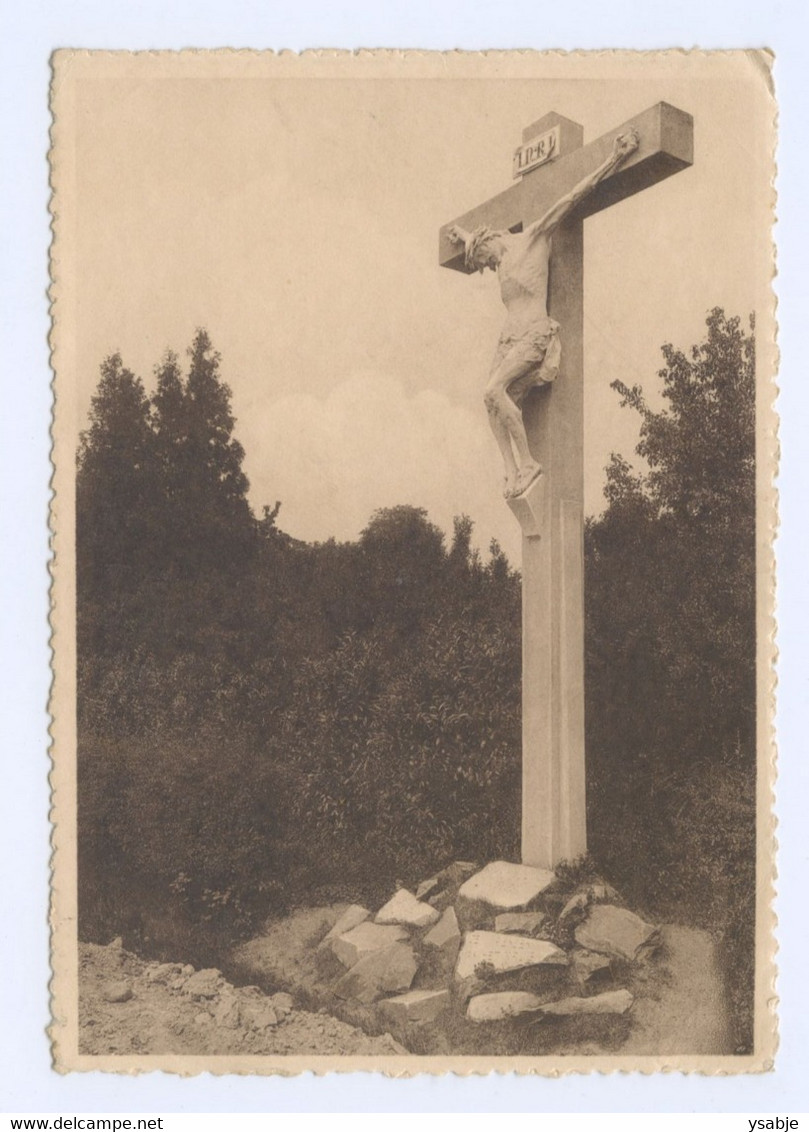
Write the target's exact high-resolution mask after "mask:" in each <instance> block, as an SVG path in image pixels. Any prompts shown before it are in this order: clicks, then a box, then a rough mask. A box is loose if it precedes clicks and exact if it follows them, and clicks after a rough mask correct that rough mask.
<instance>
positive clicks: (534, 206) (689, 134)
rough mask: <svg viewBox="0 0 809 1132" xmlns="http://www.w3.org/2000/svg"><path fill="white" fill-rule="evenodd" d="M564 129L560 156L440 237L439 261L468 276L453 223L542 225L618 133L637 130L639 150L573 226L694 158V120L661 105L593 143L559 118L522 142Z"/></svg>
mask: <svg viewBox="0 0 809 1132" xmlns="http://www.w3.org/2000/svg"><path fill="white" fill-rule="evenodd" d="M557 125H558V126H560V144H559V151H558V152H559V154H560V156H559V157H557V158H554V159H553V160H551V161H550V162H548V163H547V164H546V165H540V166H538V167H537V168H536V169H533V170H531V171H530V172H528V173H525V174H524V175H523V176H522V178H521V179H520V181H519V182H518V183H517V184H515V185H512V186H511V188H509V189H505V190H504V191H503V192H502V193H498V194H497V196H495V197H492V199H491V200H489V201H487V202H486V203H485V204H482V205H480V206H479V207H478V208H473V209H470V211H469V212H465V213H464V214H463V216H459V217H458V219H457V220H454V221H451V222H450V223H449V224H445V225H444V226H443V227H442V228H441V230H440V232H439V251H438V262H439V263H440V264H441V266H442V267H451V268H454V269H455V270H456V271H467V272H468V271H470V270H472V269H470V268H467V267H465V266H464V258H463V249H461V250H460V251H459V250H458V245H457V244H454V243H452V241H451V240H450V239H449V237H448V236H447V231H448V230H449V228H450V227H451V226H452V224H457V225H459V226H460V227H461V228H466V229H467V230H469V231H471V230H472V229H474V228H477V227H478V226H480V225H482V224H487V225H488V226H489V227H490V228H501V229H509V230H511V231H513V232H516V231H519V230H520V229H521V228H522V226H523V225H524V224H530V223H531V222H532V221H534V220H538V219H539V217H540V216H542V215H543V213H544V212H545V211H546V210H547V209H548V208H549V207H550V206H551V205H552V204H553V203H554V202H555V201H557V200H559V198H560V197H562V196H564V194H565V193H566V192H567V191H568V190H569V189H570V188H572V186H573V185H575V184H576V183H577V182H578V181H580V180H581V179H582V177H584V176H585V175H586V174H587V173H588V172H589V171H590V170H591V169H594V168H596V166H598V165H600V164H601V162H602V161H604V159H605V158H606V157H607V156H608V155H609V153H610V150H611V149H612V145H613V142H614V140H615V138H616V137H617V136H618V135H619V134H624V133H627V132H628V131H629V130H631V129H634V130H636V131H637V133H638V136H639V137H640V146H639V147H638V149H637V150H636V151H635V153H633V154H632V155H631V156H630V157H629V159H628V160H627V161H626V162H625V163H624V164H623V165H622V166H620V168H618V169H617V170H616V171H615V172H614V173H612V174H610V176H608V177H606V178H605V179H604V180H603V181H602V182H601V184H600V185H598V186H597V187H596V188H595V189H594V190H593V192H592V193H591V194H590V195H589V196H588V197H587V198H586V199H585V200H584V201H582V203H581V204H580V205H579V206H578V208H577V209H576V210H575V213H574V214H573V215H572V216H571V221H576V220H584V219H585V218H586V217H588V216H592V215H593V214H594V213H596V212H600V211H601V210H602V209H604V208H609V206H610V205H613V204H617V202H618V201H621V200H624V199H625V198H626V197H629V196H633V195H634V194H635V193H638V192H640V191H641V190H642V189H648V188H650V187H651V186H652V185H655V184H657V183H658V181H663V180H665V178H666V177H670V176H671V175H672V174H673V173H678V172H679V171H680V170H681V169H685V168H687V167H688V166H689V165H691V164H692V162H693V159H694V152H693V151H694V142H693V119H692V117H691V115H690V114H686V113H685V111H683V110H678V109H677V107H676V106H670V105H669V103H667V102H658V103H657V104H656V105H655V106H651V107H650V108H649V109H648V110H645V111H644V112H643V113H642V114H638V115H636V116H635V117H634V118H631V119H630V120H629V121H628V122H624V124H623V125H622V126H618V127H617V129H615V130H610V131H609V133H606V134H603V135H602V137H600V138H598V139H597V140H596V141H594V142H590V143H589V144H588V145H582V144H581V142H582V129H581V126H579V125H577V124H576V123H575V122H571V121H570V119H568V118H563V117H562V116H561V115H559V114H553V113H551V114H547V115H545V117H544V118H540V119H539V121H537V122H534V123H533V124H532V125H531V126H528V127H527V129H526V130H525V131H523V141H524V142H527V141H530V140H531V138H532V137H536V136H538V135H539V134H542V133H544V132H545V131H546V130H549V129H551V128H553V127H554V126H557Z"/></svg>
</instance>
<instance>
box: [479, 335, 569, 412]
mask: <svg viewBox="0 0 809 1132" xmlns="http://www.w3.org/2000/svg"><path fill="white" fill-rule="evenodd" d="M506 359H508V362H509V365H512V364H513V363H515V362H516V363H522V364H524V366H525V369H524V371H523V372H522V373H521V374H520V376H519V377H517V378H515V380H514V381H512V382H511V384H510V385H509V386H508V388H507V390H506V391H507V393H508V395H509V397H510V398H511V400H512V401H513V402H514V404H515V405H518V406H520V405H522V402H523V400H524V398H525V395H526V393H527V392H528V390H529V389H533V388H534V386H536V385H547V384H549V383H550V382H552V381H555V380H556V378H557V376H558V374H559V365H560V363H561V360H562V344H561V342H560V341H559V323H558V322H556V321H555V320H554V319H552V318H547V319H543V320H542V322H541V323H540V324H539V325H534V326H531V327H529V328H528V329H526V330H525V331H523V332H521V333H520V332H518V333H515V332H514V331H513V330H510V329H508V328H506V329H505V330H504V331H503V333H502V334H501V335H500V340H499V341H498V343H497V350H496V351H495V355H494V363H493V366H492V369H493V370H494V369H497V368H498V367H499V366H500V365H502V363H503V362H505V361H506Z"/></svg>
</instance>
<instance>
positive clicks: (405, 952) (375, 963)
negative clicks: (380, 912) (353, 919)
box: [334, 925, 418, 1006]
mask: <svg viewBox="0 0 809 1132" xmlns="http://www.w3.org/2000/svg"><path fill="white" fill-rule="evenodd" d="M360 926H362V925H360ZM417 970H418V963H417V962H416V957H415V955H414V954H413V948H412V947H411V946H410V945H409V944H407V943H394V944H393V945H392V946H391V947H386V948H383V949H382V950H380V951H372V952H371V953H370V954H368V955H366V956H365V957H364V958H362V959H360V961H359V962H358V963H355V965H354V966H353V967H352V968H351V970H350V971H347V972H346V973H345V975H343V977H342V978H341V979H340V981H339V982H338V983H337V985H336V986H335V988H334V993H335V994H336V995H337V997H338V998H346V999H355V1000H356V1001H357V1002H362V1003H364V1004H365V1005H366V1006H368V1005H370V1004H371V1003H372V1002H376V1000H377V999H378V998H381V997H382V996H383V995H385V994H396V993H397V992H398V991H406V990H408V989H409V988H410V984H411V983H412V982H413V979H414V978H415V975H416V971H417Z"/></svg>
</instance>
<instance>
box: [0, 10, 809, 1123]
mask: <svg viewBox="0 0 809 1132" xmlns="http://www.w3.org/2000/svg"><path fill="white" fill-rule="evenodd" d="M14 7H15V9H16V10H15V11H14V12H13V13H11V12H10V8H11V3H10V2H9V3H8V4H7V5H6V10H5V13H4V16H3V29H2V34H0V51H2V61H1V62H0V81H1V82H2V99H1V100H0V118H1V119H2V126H3V136H2V165H3V173H4V176H3V197H2V229H0V231H2V240H3V254H2V257H0V272H2V277H1V282H2V288H3V291H2V298H1V299H0V318H2V326H3V331H4V335H3V350H2V355H1V356H2V367H0V372H2V376H3V392H2V407H3V413H2V419H3V428H4V436H3V442H2V461H3V467H2V476H0V490H1V491H2V511H0V514H2V518H3V526H2V531H3V537H4V545H3V551H2V555H0V561H1V562H2V575H3V583H4V585H3V590H2V594H3V617H2V623H3V637H2V641H3V656H2V664H3V669H2V679H1V680H0V718H1V719H2V720H3V724H4V726H3V738H4V742H3V746H2V749H3V754H4V756H5V758H6V762H7V766H8V770H7V773H6V777H5V789H4V791H3V794H4V798H3V807H4V814H3V817H2V821H0V832H2V839H3V840H2V844H0V861H2V864H3V884H2V888H0V893H2V933H1V936H2V956H1V957H0V960H1V961H0V995H2V1006H3V1010H2V1018H0V1022H1V1023H2V1025H1V1026H0V1033H2V1035H3V1038H4V1039H5V1041H4V1043H3V1045H4V1046H5V1049H4V1052H3V1053H2V1058H3V1062H2V1064H3V1071H2V1073H0V1077H2V1078H3V1079H4V1085H3V1086H2V1091H0V1109H4V1110H6V1111H16V1112H63V1113H65V1114H68V1113H71V1112H84V1113H91V1112H98V1113H104V1112H106V1113H114V1112H127V1113H131V1114H134V1113H138V1112H151V1113H160V1112H164V1113H171V1112H181V1111H185V1112H208V1111H221V1112H235V1111H253V1112H287V1111H295V1110H298V1111H309V1112H311V1111H321V1112H323V1111H326V1112H328V1111H337V1112H352V1111H357V1112H359V1111H396V1110H416V1111H418V1110H425V1111H448V1112H462V1111H470V1112H487V1111H488V1112H507V1111H522V1112H525V1111H537V1112H576V1111H579V1112H586V1111H592V1112H609V1111H615V1112H624V1111H639V1112H643V1111H648V1112H662V1111H668V1112H689V1111H696V1112H706V1111H712V1110H715V1111H720V1112H721V1111H724V1112H739V1113H743V1112H750V1113H751V1114H753V1113H756V1112H758V1113H765V1112H772V1113H776V1112H778V1113H784V1112H790V1111H792V1112H796V1111H804V1110H806V1109H807V1108H809V1104H807V1099H809V1088H808V1087H807V1084H806V1063H807V1051H809V1041H808V1040H807V1038H809V1033H808V1031H809V1026H808V1025H807V1016H809V1002H808V1001H807V993H806V984H807V979H806V970H805V968H806V945H807V930H806V929H807V915H806V906H807V902H808V901H809V884H807V873H809V869H807V864H809V861H808V860H807V857H809V850H807V839H806V837H805V835H804V826H805V817H804V815H805V813H806V809H807V803H808V802H809V799H808V798H807V789H806V785H807V770H806V766H807V754H806V743H805V741H804V739H805V734H806V716H805V712H804V711H802V707H803V703H802V701H803V700H805V699H806V696H807V691H806V684H807V655H806V654H807V649H806V637H807V631H809V626H807V617H806V604H807V603H806V599H805V597H804V578H805V576H806V573H807V570H806V552H807V538H806V527H805V523H804V521H803V519H804V516H805V514H806V511H807V504H806V489H807V482H806V481H807V476H806V471H805V462H804V455H803V451H804V448H805V445H806V438H807V436H809V431H808V426H809V422H808V421H807V393H806V368H807V367H806V360H805V356H804V352H803V351H802V349H801V346H802V340H801V331H802V328H803V327H804V326H805V325H806V322H807V301H806V300H807V295H806V289H807V288H806V274H805V271H803V270H801V269H802V267H803V264H804V262H805V260H806V256H807V244H806V227H807V224H806V214H805V211H804V208H803V207H802V206H803V205H804V202H806V201H807V200H809V178H808V177H807V157H806V151H807V147H809V121H808V120H807V119H809V113H808V111H809V91H808V90H807V80H806V78H805V75H806V33H807V26H806V25H807V21H806V20H805V19H804V18H803V9H804V5H803V4H802V3H801V2H800V0H786V2H783V3H778V2H777V0H776V2H775V3H773V2H771V3H769V4H764V3H763V2H761V0H760V2H759V3H758V4H753V3H751V2H750V0H743V2H740V0H735V2H734V0H729V2H726V3H713V4H708V3H706V2H705V0H701V2H698V0H679V2H677V3H674V2H672V0H667V3H665V4H660V3H657V0H642V2H633V3H623V4H621V5H617V4H610V5H600V4H595V3H594V4H588V3H586V2H583V0H575V2H571V0H567V2H566V3H564V5H561V4H560V5H559V6H558V7H557V9H556V10H552V9H551V8H550V6H549V5H548V4H547V3H543V4H540V3H537V2H536V0H532V2H530V3H529V2H527V0H526V2H522V3H519V2H517V0H500V2H499V3H497V4H496V5H495V4H482V3H478V4H474V5H473V4H472V3H461V2H457V3H453V2H449V0H447V2H442V0H416V2H414V0H411V2H410V3H399V2H398V0H397V2H396V3H388V4H383V3H382V2H381V0H375V2H370V0H365V2H363V3H357V4H353V5H351V4H349V2H348V0H343V4H342V5H341V4H339V3H338V2H337V0H334V2H329V3H318V2H313V0H309V2H306V0H295V2H294V3H292V2H289V3H273V2H272V0H262V2H261V3H258V2H256V3H250V2H248V0H241V2H240V0H229V2H225V0H218V2H211V0H208V2H196V3H195V2H193V0H174V2H173V3H166V2H165V0H160V2H157V0H146V2H141V3H129V4H123V3H119V2H117V0H116V2H109V0H108V2H106V3H102V2H100V0H86V2H84V3H81V2H80V3H58V2H57V0H51V2H46V0H41V2H39V3H37V2H33V3H30V2H29V3H27V4H23V3H22V2H21V0H16V3H15V5H14ZM189 46H193V47H219V46H231V47H247V46H252V47H273V48H282V47H286V48H291V49H294V50H300V49H303V48H307V47H348V48H351V47H360V46H362V47H377V46H384V47H422V48H434V49H444V48H454V47H460V48H465V49H477V48H484V47H501V48H512V47H536V48H541V47H561V48H567V49H572V48H578V47H585V48H586V47H589V48H604V47H611V46H614V47H634V48H661V47H671V46H678V47H690V46H700V47H705V48H711V47H713V48H721V47H753V46H769V47H771V48H773V49H774V50H775V52H776V56H777V63H776V71H775V80H776V86H777V94H778V97H779V102H780V106H781V119H780V128H781V143H780V151H779V184H778V188H779V198H780V199H779V209H778V211H779V224H778V228H777V231H776V238H777V241H778V245H779V278H778V280H777V291H778V295H779V311H778V317H779V321H780V324H781V332H780V345H781V350H782V363H781V375H780V384H781V389H782V393H781V399H780V404H779V410H780V414H781V421H782V424H781V442H782V447H783V451H784V459H783V467H782V475H781V479H780V490H781V524H782V526H781V535H780V538H779V542H778V547H777V553H778V559H779V583H778V585H779V591H778V605H779V609H778V619H779V625H780V629H779V641H778V643H779V648H780V666H779V667H780V675H779V680H780V683H779V713H778V731H779V746H780V778H779V783H778V812H779V819H780V830H779V841H780V844H781V853H780V860H779V873H780V876H779V882H778V887H779V892H780V895H779V899H778V905H777V908H778V914H779V918H780V928H779V937H780V940H781V953H780V955H779V966H780V971H781V974H780V978H779V985H778V991H779V994H780V996H781V999H782V1005H781V1050H780V1053H779V1055H778V1060H777V1066H778V1068H777V1070H776V1072H775V1073H774V1074H769V1075H764V1076H755V1077H748V1078H733V1079H702V1078H699V1077H684V1076H681V1075H672V1076H667V1077H662V1076H661V1077H642V1076H641V1075H639V1074H635V1075H632V1076H612V1077H605V1078H602V1077H569V1078H565V1079H562V1080H558V1081H548V1080H542V1079H531V1078H520V1079H515V1078H503V1077H488V1078H472V1079H465V1080H460V1079H456V1078H452V1077H447V1078H439V1079H435V1078H431V1079H423V1080H416V1081H409V1082H399V1081H389V1080H385V1079H379V1078H376V1077H373V1076H364V1077H337V1076H332V1077H329V1078H325V1079H319V1080H312V1079H311V1078H294V1079H290V1080H277V1079H262V1078H252V1079H241V1078H219V1079H217V1078H208V1077H202V1078H196V1079H192V1080H181V1079H177V1078H173V1077H170V1076H164V1075H151V1076H149V1077H145V1078H131V1079H130V1078H122V1077H115V1076H103V1075H99V1074H88V1075H78V1074H74V1075H72V1076H70V1077H67V1078H62V1077H60V1076H58V1075H57V1074H55V1073H54V1072H53V1071H52V1070H51V1069H50V1066H49V1050H48V1046H47V1042H46V1039H45V1033H44V1030H45V1026H46V1024H47V1021H48V1016H49V1009H48V1002H47V995H46V991H45V986H46V982H47V977H48V938H47V930H46V917H47V879H48V875H47V869H48V851H47V837H48V826H47V816H46V815H47V806H48V795H47V783H46V774H47V769H48V763H47V757H46V753H45V752H46V746H47V736H46V725H47V723H46V715H45V709H44V705H45V703H46V700H47V693H48V681H49V673H48V649H47V628H46V616H47V573H46V561H47V529H46V508H47V499H48V479H49V463H48V435H47V425H48V415H49V408H50V391H49V380H50V374H49V370H48V355H47V345H46V334H47V330H48V312H47V301H46V296H45V289H46V286H47V273H46V257H47V247H48V242H49V231H48V216H47V211H46V210H47V200H48V188H47V164H46V153H47V144H48V142H47V131H48V121H49V120H48V110H47V88H48V81H49V67H48V57H49V54H50V52H51V51H52V50H53V49H54V48H56V47H95V48H101V47H109V48H139V49H149V48H181V47H189ZM225 1123H226V1122H225V1121H223V1125H222V1126H224V1125H225ZM802 1123H803V1122H802ZM739 1127H740V1128H745V1127H747V1124H746V1121H742V1120H741V1119H740V1121H739Z"/></svg>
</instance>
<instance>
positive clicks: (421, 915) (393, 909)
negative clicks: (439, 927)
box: [374, 888, 440, 928]
mask: <svg viewBox="0 0 809 1132" xmlns="http://www.w3.org/2000/svg"><path fill="white" fill-rule="evenodd" d="M439 914H440V913H439V912H438V911H437V909H435V908H433V907H432V906H431V905H430V904H425V903H423V901H421V900H417V899H416V897H415V896H414V895H413V893H412V892H408V891H407V889H406V888H400V889H399V891H398V892H396V893H394V895H393V896H392V897H391V898H390V900H389V901H388V902H387V904H385V905H384V907H382V908H380V909H379V911H378V912H377V914H376V916H375V917H374V920H375V922H376V923H377V924H405V925H406V926H407V927H410V928H428V927H430V925H431V924H435V923H437V922H438V918H439Z"/></svg>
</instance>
